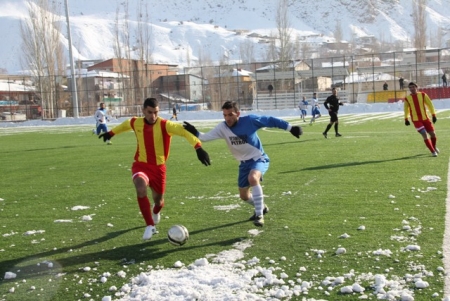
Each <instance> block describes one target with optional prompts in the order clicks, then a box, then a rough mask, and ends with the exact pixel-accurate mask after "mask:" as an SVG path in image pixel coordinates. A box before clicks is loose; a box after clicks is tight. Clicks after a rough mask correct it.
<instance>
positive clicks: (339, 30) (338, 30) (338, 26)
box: [333, 20, 344, 43]
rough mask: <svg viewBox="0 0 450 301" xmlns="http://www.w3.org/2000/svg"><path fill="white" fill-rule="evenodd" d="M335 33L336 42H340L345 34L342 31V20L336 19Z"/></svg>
mask: <svg viewBox="0 0 450 301" xmlns="http://www.w3.org/2000/svg"><path fill="white" fill-rule="evenodd" d="M333 35H334V39H335V40H336V43H340V42H341V41H342V40H343V39H344V34H343V32H342V25H341V21H340V20H337V21H336V27H335V29H334V33H333Z"/></svg>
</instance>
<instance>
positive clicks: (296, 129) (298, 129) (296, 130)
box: [290, 126, 303, 138]
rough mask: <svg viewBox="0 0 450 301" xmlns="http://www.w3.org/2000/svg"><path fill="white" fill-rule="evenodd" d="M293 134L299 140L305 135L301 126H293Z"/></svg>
mask: <svg viewBox="0 0 450 301" xmlns="http://www.w3.org/2000/svg"><path fill="white" fill-rule="evenodd" d="M290 132H291V134H292V135H294V136H295V137H297V138H300V135H301V134H303V130H302V128H301V127H299V126H293V127H292V128H291V130H290Z"/></svg>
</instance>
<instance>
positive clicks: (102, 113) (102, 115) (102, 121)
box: [94, 102, 111, 144]
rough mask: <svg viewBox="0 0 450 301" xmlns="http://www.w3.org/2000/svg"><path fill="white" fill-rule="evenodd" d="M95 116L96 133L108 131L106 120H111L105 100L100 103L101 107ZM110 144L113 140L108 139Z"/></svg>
mask: <svg viewBox="0 0 450 301" xmlns="http://www.w3.org/2000/svg"><path fill="white" fill-rule="evenodd" d="M94 118H95V121H96V122H97V123H96V129H95V133H96V134H97V135H100V134H101V133H102V132H103V133H107V132H108V126H107V125H106V121H109V117H108V115H107V114H106V105H105V103H104V102H101V103H100V107H99V108H98V109H97V111H95V114H94ZM107 143H108V144H111V141H109V140H108V141H107Z"/></svg>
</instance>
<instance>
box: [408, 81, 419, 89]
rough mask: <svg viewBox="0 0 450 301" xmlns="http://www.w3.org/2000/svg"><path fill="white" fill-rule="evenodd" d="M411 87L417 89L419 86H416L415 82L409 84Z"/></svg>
mask: <svg viewBox="0 0 450 301" xmlns="http://www.w3.org/2000/svg"><path fill="white" fill-rule="evenodd" d="M409 86H414V87H416V88H417V84H416V83H415V82H410V83H409V84H408V87H409Z"/></svg>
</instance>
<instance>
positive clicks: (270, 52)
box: [266, 32, 278, 62]
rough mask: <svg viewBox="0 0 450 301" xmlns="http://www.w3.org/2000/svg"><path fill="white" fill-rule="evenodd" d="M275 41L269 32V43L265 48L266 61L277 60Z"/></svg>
mask: <svg viewBox="0 0 450 301" xmlns="http://www.w3.org/2000/svg"><path fill="white" fill-rule="evenodd" d="M276 42H277V39H276V34H275V33H273V32H271V33H270V37H269V42H268V45H267V48H266V61H269V62H275V61H277V60H278V52H277V44H276Z"/></svg>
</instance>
